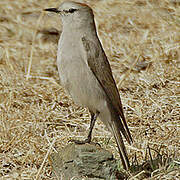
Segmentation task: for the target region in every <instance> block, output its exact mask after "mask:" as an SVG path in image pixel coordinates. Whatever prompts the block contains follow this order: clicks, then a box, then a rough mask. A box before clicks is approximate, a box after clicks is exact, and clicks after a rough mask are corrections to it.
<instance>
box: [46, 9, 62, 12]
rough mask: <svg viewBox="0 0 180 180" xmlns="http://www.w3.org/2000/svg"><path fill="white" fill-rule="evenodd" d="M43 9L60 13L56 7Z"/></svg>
mask: <svg viewBox="0 0 180 180" xmlns="http://www.w3.org/2000/svg"><path fill="white" fill-rule="evenodd" d="M44 11H50V12H55V13H60V12H61V11H59V10H58V9H57V8H47V9H44Z"/></svg>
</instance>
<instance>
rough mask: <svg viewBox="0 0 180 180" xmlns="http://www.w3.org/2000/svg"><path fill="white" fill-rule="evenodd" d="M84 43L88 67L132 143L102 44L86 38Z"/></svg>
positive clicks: (127, 138)
mask: <svg viewBox="0 0 180 180" xmlns="http://www.w3.org/2000/svg"><path fill="white" fill-rule="evenodd" d="M82 42H83V46H84V49H85V51H86V55H87V61H88V65H89V67H90V69H91V70H92V72H93V74H94V75H95V77H96V78H97V80H98V81H99V83H100V84H101V86H102V88H103V89H104V91H105V93H106V95H107V97H108V100H109V102H110V103H111V104H112V106H113V109H114V110H115V112H117V113H118V114H119V116H120V118H118V119H119V121H120V122H119V123H118V124H119V126H120V127H121V131H122V133H123V135H124V136H125V138H126V140H127V141H128V142H129V143H131V142H132V137H131V134H130V131H129V128H128V126H127V123H126V120H125V116H124V113H123V108H122V104H121V99H120V95H119V92H118V89H117V86H116V83H115V80H114V78H113V75H112V71H111V67H110V64H109V62H108V60H107V57H106V55H105V52H104V50H103V48H102V46H101V43H100V42H98V43H96V44H95V43H94V42H93V41H90V40H88V39H87V38H86V37H83V38H82Z"/></svg>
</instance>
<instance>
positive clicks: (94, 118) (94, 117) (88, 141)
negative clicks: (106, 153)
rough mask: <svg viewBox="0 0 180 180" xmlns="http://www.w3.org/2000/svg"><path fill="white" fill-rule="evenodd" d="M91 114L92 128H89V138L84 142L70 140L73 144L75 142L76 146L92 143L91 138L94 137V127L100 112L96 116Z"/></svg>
mask: <svg viewBox="0 0 180 180" xmlns="http://www.w3.org/2000/svg"><path fill="white" fill-rule="evenodd" d="M90 113H91V122H90V127H89V133H88V136H87V138H86V139H85V140H84V141H79V140H73V139H72V140H70V141H71V142H74V143H76V144H85V143H90V142H91V137H92V130H93V128H94V125H95V122H96V119H97V117H98V115H99V112H98V111H97V112H96V114H94V113H92V112H90Z"/></svg>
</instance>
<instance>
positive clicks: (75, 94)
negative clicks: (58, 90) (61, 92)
mask: <svg viewBox="0 0 180 180" xmlns="http://www.w3.org/2000/svg"><path fill="white" fill-rule="evenodd" d="M59 67H62V66H61V65H59ZM59 75H60V79H61V84H62V85H63V86H64V87H65V89H66V90H67V91H68V93H69V94H70V95H71V97H72V99H73V101H74V102H75V103H77V104H79V105H81V106H84V107H88V108H89V109H90V110H91V111H93V112H95V111H97V110H100V109H101V108H102V106H104V105H103V104H104V103H105V101H106V100H105V93H104V91H103V89H102V87H101V86H100V84H99V82H98V80H97V79H96V77H95V76H94V74H93V73H92V71H91V70H90V69H89V68H88V66H87V65H86V64H83V63H82V64H81V63H78V64H76V63H72V64H71V65H70V66H66V67H64V68H63V67H62V68H60V69H59Z"/></svg>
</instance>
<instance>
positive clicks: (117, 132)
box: [111, 121, 130, 169]
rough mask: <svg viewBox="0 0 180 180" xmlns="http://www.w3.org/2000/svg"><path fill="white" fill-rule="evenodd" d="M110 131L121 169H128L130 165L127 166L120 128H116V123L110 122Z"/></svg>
mask: <svg viewBox="0 0 180 180" xmlns="http://www.w3.org/2000/svg"><path fill="white" fill-rule="evenodd" d="M111 131H112V133H113V135H114V138H115V140H116V143H117V146H118V149H119V154H120V157H121V160H122V164H123V167H124V169H129V167H130V164H129V159H128V156H127V152H126V147H125V145H124V142H123V138H122V135H121V132H120V131H121V129H120V126H118V124H117V123H116V121H112V122H111Z"/></svg>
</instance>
